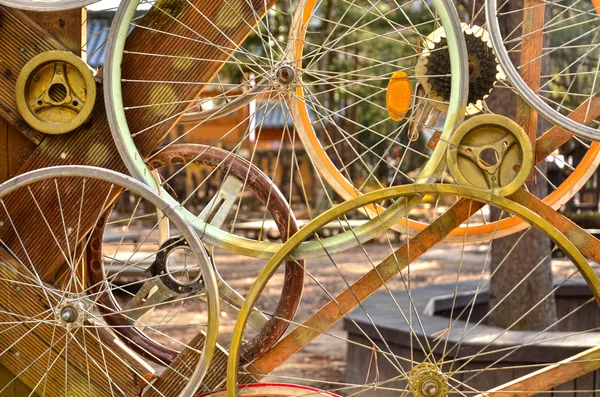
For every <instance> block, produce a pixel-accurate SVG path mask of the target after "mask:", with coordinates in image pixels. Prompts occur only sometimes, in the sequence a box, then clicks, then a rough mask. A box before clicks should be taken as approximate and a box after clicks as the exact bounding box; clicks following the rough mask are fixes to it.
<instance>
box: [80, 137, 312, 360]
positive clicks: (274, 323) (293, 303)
mask: <svg viewBox="0 0 600 397" xmlns="http://www.w3.org/2000/svg"><path fill="white" fill-rule="evenodd" d="M182 162H183V163H187V162H193V163H195V164H202V165H208V166H212V167H217V168H220V169H222V170H223V171H226V172H230V173H231V175H233V176H235V177H236V178H238V179H240V180H242V181H244V180H246V181H247V185H248V188H249V189H250V190H251V191H252V192H253V193H254V194H256V196H257V197H258V198H259V199H260V201H261V202H262V203H263V204H264V205H268V210H269V212H270V213H271V216H272V217H273V219H274V220H275V223H276V224H277V228H278V229H279V233H280V234H281V239H282V241H283V242H285V241H286V240H287V239H288V236H291V235H293V234H294V233H296V232H297V231H298V225H297V223H296V218H295V217H294V214H293V213H292V212H291V210H290V209H289V206H288V203H287V201H286V200H285V198H284V196H283V195H282V194H281V193H280V192H279V189H277V187H276V186H275V185H274V184H273V183H272V182H271V180H270V179H269V178H268V177H267V176H266V175H265V174H263V173H262V171H261V170H260V169H259V168H258V167H256V166H255V165H252V164H251V163H250V162H248V161H247V160H245V159H243V158H241V157H238V156H236V155H235V154H233V153H231V152H227V151H225V150H221V149H217V148H214V147H210V146H205V145H194V144H181V145H173V146H170V147H168V148H167V149H165V150H162V151H161V152H160V153H158V154H157V155H155V156H153V160H152V163H151V165H152V167H153V168H154V169H159V168H161V167H165V166H169V165H177V164H182ZM111 211H112V207H111V208H109V209H107V210H106V212H105V213H104V214H103V216H102V218H103V219H106V218H108V216H109V214H110V212H111ZM105 226H106V222H105V221H102V220H101V221H99V222H98V224H97V227H96V228H94V231H93V235H92V237H91V243H90V246H89V247H88V252H87V255H88V259H89V260H88V272H89V273H88V274H89V277H90V284H91V285H100V284H101V282H102V280H104V277H105V273H104V264H103V254H102V238H103V235H104V229H105ZM93 247H98V249H93ZM92 263H97V264H99V266H92V265H91V264H92ZM303 267H304V261H288V262H287V263H286V271H285V277H284V280H285V282H284V285H283V288H282V291H281V295H280V298H279V302H278V304H277V308H276V309H275V311H274V312H273V315H272V316H270V319H269V320H268V322H267V324H266V325H265V327H264V328H263V329H262V330H261V331H259V333H258V334H257V335H256V336H255V337H253V338H252V339H251V340H249V341H248V343H247V344H246V345H244V353H243V354H244V357H247V359H248V360H249V361H251V360H253V359H255V358H256V357H258V356H260V355H261V354H263V353H264V352H265V351H267V350H268V349H269V348H270V347H271V346H272V345H273V344H274V343H275V342H277V340H278V339H279V338H280V337H281V335H283V333H284V332H285V330H286V329H287V328H288V326H289V324H290V322H289V320H291V319H292V318H293V317H294V315H295V314H296V310H297V309H298V306H299V304H300V299H301V296H302V289H303V287H304V270H303ZM95 292H97V293H100V292H101V291H100V290H99V289H98V290H97V291H95ZM99 301H100V302H101V303H102V306H99V310H100V312H102V313H103V314H104V319H105V321H106V322H107V323H108V324H109V325H112V326H114V330H115V332H117V333H118V334H119V335H121V336H122V337H123V342H124V343H126V344H127V345H128V346H129V347H130V348H132V349H133V350H134V351H135V352H136V353H138V354H140V355H142V356H144V357H145V358H147V359H149V360H152V361H154V362H156V363H158V364H160V365H164V364H170V363H171V362H172V361H173V360H175V358H177V355H178V354H179V352H177V351H176V350H173V349H170V348H167V347H165V346H163V345H161V344H160V343H158V342H155V341H154V340H153V339H151V338H149V337H148V336H146V334H144V333H143V332H141V331H140V330H139V329H138V328H136V327H134V326H131V323H130V322H129V321H128V320H127V318H126V317H125V316H123V315H120V314H119V312H121V310H122V309H121V307H120V305H119V304H118V302H117V301H116V299H115V298H114V296H113V295H112V293H110V292H106V293H103V294H101V295H100V298H99Z"/></svg>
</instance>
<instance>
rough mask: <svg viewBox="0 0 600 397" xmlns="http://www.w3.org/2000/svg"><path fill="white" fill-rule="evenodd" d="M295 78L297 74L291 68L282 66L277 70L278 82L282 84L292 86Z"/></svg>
mask: <svg viewBox="0 0 600 397" xmlns="http://www.w3.org/2000/svg"><path fill="white" fill-rule="evenodd" d="M295 78H296V73H294V69H292V68H291V67H290V66H282V67H280V68H279V69H278V70H277V80H279V82H280V83H281V84H290V83H291V82H292V81H294V79H295Z"/></svg>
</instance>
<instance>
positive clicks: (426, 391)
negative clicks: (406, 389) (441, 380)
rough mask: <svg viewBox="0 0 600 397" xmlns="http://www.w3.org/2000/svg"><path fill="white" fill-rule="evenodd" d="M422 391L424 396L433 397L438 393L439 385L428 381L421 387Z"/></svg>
mask: <svg viewBox="0 0 600 397" xmlns="http://www.w3.org/2000/svg"><path fill="white" fill-rule="evenodd" d="M421 391H422V392H423V395H425V396H427V397H433V396H435V395H436V394H437V392H438V385H437V383H436V382H434V381H431V380H428V381H426V382H423V385H422V386H421Z"/></svg>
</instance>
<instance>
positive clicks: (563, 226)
mask: <svg viewBox="0 0 600 397" xmlns="http://www.w3.org/2000/svg"><path fill="white" fill-rule="evenodd" d="M509 198H510V199H511V200H513V201H515V202H516V203H519V204H521V205H523V206H524V207H526V208H529V209H530V210H531V211H533V212H535V213H536V214H538V215H540V216H541V217H542V218H544V219H546V220H547V221H548V222H550V223H551V224H552V225H553V226H554V227H555V228H556V229H558V230H559V231H560V232H561V233H562V234H564V235H565V236H566V237H567V238H568V239H569V240H570V241H571V242H572V243H573V244H574V245H575V247H576V248H577V249H578V250H579V251H581V253H582V254H583V255H584V256H585V257H587V258H589V259H591V260H593V261H594V262H599V261H600V240H598V239H597V238H596V237H594V236H592V235H591V234H590V233H588V232H587V231H586V230H585V229H583V228H582V227H580V226H579V225H577V224H576V223H575V222H573V221H571V220H570V219H568V218H566V217H565V216H564V215H562V214H560V213H558V212H557V211H555V210H554V209H552V207H550V206H548V205H547V204H545V203H544V202H543V201H542V200H540V199H539V198H537V197H535V196H534V195H533V194H531V193H529V192H527V191H526V190H525V189H520V190H519V191H517V192H516V193H514V194H512V195H511V196H509ZM599 263H600V262H599Z"/></svg>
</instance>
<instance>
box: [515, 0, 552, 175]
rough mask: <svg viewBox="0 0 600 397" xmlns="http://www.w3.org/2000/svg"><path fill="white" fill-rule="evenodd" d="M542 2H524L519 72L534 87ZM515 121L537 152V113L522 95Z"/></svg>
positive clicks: (537, 74)
mask: <svg viewBox="0 0 600 397" xmlns="http://www.w3.org/2000/svg"><path fill="white" fill-rule="evenodd" d="M545 4H546V3H545V1H543V0H525V1H524V4H523V28H522V41H521V48H520V49H521V63H520V64H521V69H520V71H519V72H520V74H521V77H522V78H523V80H524V81H525V83H526V84H527V85H528V86H529V87H530V88H531V89H532V90H533V91H537V90H539V88H540V76H541V75H542V57H541V55H542V47H543V42H544V34H543V30H542V28H543V27H544V16H545V10H546V7H545ZM517 124H519V125H520V126H521V127H523V129H524V130H525V132H526V133H527V134H528V135H529V138H530V140H531V146H532V148H533V153H535V152H536V150H535V144H536V139H537V129H538V114H537V112H536V111H535V110H533V108H531V107H530V106H529V105H528V104H527V102H525V101H524V100H523V99H522V98H521V97H519V98H518V99H517ZM530 178H531V179H534V178H535V171H534V170H532V171H531V175H530Z"/></svg>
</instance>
